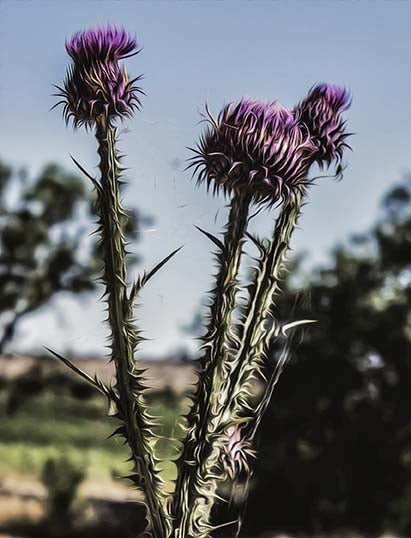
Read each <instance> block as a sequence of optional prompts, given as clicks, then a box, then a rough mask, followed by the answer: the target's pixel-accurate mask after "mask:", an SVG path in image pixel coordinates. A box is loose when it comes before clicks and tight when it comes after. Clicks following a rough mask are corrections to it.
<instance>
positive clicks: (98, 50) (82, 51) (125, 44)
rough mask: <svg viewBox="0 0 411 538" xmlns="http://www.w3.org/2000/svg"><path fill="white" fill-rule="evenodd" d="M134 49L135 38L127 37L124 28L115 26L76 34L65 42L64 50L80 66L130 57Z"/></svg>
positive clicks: (135, 45) (100, 27)
mask: <svg viewBox="0 0 411 538" xmlns="http://www.w3.org/2000/svg"><path fill="white" fill-rule="evenodd" d="M136 48H137V42H136V40H135V38H133V37H131V36H129V35H128V34H127V32H126V31H125V29H124V28H116V27H115V26H107V27H106V28H104V27H102V26H99V27H98V28H95V29H91V30H83V31H81V32H76V33H75V34H74V35H73V37H72V38H71V39H70V40H69V41H67V42H66V50H67V52H68V54H69V55H70V56H71V58H72V59H73V61H74V62H76V63H78V62H80V63H82V64H85V63H87V62H93V61H95V60H97V59H99V60H100V61H101V62H108V61H112V62H113V61H117V60H120V59H121V58H125V57H127V56H128V55H130V53H131V52H133V51H134V50H135V49H136ZM134 54H137V53H136V52H135V53H134Z"/></svg>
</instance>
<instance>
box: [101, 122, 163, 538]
mask: <svg viewBox="0 0 411 538" xmlns="http://www.w3.org/2000/svg"><path fill="white" fill-rule="evenodd" d="M96 138H97V141H98V153H99V156H100V164H99V167H100V172H101V190H99V191H98V202H97V210H98V212H99V217H100V225H101V237H102V246H103V252H104V265H105V267H104V278H103V280H104V283H105V286H106V295H107V302H108V313H109V314H108V320H109V324H110V327H111V334H112V360H113V361H114V363H115V367H116V386H115V390H116V391H117V393H118V401H119V405H118V407H119V409H118V411H117V413H118V417H119V418H120V419H121V420H122V421H123V423H124V426H125V434H124V435H125V437H126V439H127V442H128V444H129V446H130V449H131V453H132V460H133V462H134V470H135V472H136V473H137V474H139V475H140V477H141V478H140V484H139V485H141V487H142V489H143V491H144V494H145V497H146V503H147V508H148V517H149V522H150V524H151V526H152V532H153V536H154V537H155V538H165V537H166V536H167V526H168V522H167V518H166V515H165V513H164V508H163V506H162V504H161V501H160V496H159V492H158V483H157V480H156V470H155V464H154V460H153V456H152V454H151V451H150V447H149V445H148V442H147V439H146V434H145V431H144V427H145V424H144V417H143V411H142V409H141V405H140V403H139V400H138V395H137V394H136V392H137V384H138V383H137V379H138V374H137V372H136V364H135V359H134V348H135V346H136V343H137V342H138V335H137V333H136V330H135V329H134V327H133V323H132V322H133V319H132V318H133V315H132V305H130V304H129V301H128V297H127V284H126V279H127V272H126V250H125V244H124V231H123V226H122V216H123V215H124V212H123V209H122V207H121V201H120V168H119V164H118V158H117V154H116V148H115V143H116V130H115V129H114V128H113V127H111V126H110V125H108V124H107V123H106V122H103V121H100V122H99V123H98V124H97V128H96Z"/></svg>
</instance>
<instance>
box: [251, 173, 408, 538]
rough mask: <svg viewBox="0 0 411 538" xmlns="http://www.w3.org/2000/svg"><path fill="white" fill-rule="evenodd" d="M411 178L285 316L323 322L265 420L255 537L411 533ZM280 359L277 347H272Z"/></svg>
mask: <svg viewBox="0 0 411 538" xmlns="http://www.w3.org/2000/svg"><path fill="white" fill-rule="evenodd" d="M410 199H411V180H410V179H407V180H405V181H403V183H402V184H400V185H398V186H396V187H394V188H393V189H392V190H391V191H390V192H389V193H388V194H387V195H386V197H385V198H384V212H383V213H382V215H381V218H380V220H379V221H378V223H377V225H376V226H374V227H373V228H372V229H371V231H370V232H369V233H367V234H363V235H362V236H357V237H356V238H355V240H354V241H353V242H352V243H351V245H350V246H347V247H344V248H343V247H339V248H338V249H336V250H335V253H334V257H333V262H332V264H331V265H330V266H329V267H326V268H322V269H319V270H318V271H317V272H316V274H315V276H314V278H311V277H310V280H311V284H310V286H309V287H308V289H306V290H305V291H304V292H303V291H301V290H300V289H298V288H297V289H296V288H295V286H291V283H290V281H289V282H288V286H287V290H286V291H287V292H286V293H285V294H284V295H283V296H282V297H281V298H280V299H279V300H278V306H277V308H278V316H279V319H287V318H288V317H289V312H290V311H291V309H293V307H294V305H296V304H297V312H298V314H299V316H300V317H302V318H303V317H306V316H309V317H314V318H316V319H317V320H318V323H316V324H314V325H312V326H310V328H309V330H308V331H307V332H306V334H305V336H304V338H303V340H302V343H301V344H300V345H299V346H298V347H295V346H294V349H293V350H292V357H293V359H292V363H291V364H290V365H289V366H288V367H287V369H286V370H285V372H284V374H283V376H282V378H281V380H280V382H279V384H278V386H277V388H276V391H275V393H274V397H273V401H272V404H271V405H270V408H269V411H268V412H267V415H266V417H265V418H264V420H263V423H262V432H261V438H260V443H259V458H258V460H257V471H256V478H255V485H254V488H253V491H252V494H251V498H250V500H249V505H248V510H247V517H246V518H245V528H244V536H250V537H254V536H255V535H256V534H258V533H260V532H263V531H268V530H270V531H273V530H276V531H285V532H290V533H299V532H308V533H316V534H317V533H320V532H330V531H336V530H338V529H343V528H347V529H352V530H354V531H357V532H359V533H361V534H369V535H372V536H377V535H380V534H381V533H382V532H383V531H392V532H394V533H399V534H401V535H405V536H407V535H409V534H410V532H411V512H410V505H411V467H410V460H411V428H410V416H411V411H410V409H411V391H410V384H411V329H410V327H411V325H410V303H411V276H410V275H411V273H410V267H411V263H410V262H411V244H410V242H411V207H410V205H409V200H410ZM271 351H272V353H273V354H275V353H276V351H275V349H272V350H271Z"/></svg>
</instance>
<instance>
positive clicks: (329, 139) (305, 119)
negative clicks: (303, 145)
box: [293, 84, 351, 166]
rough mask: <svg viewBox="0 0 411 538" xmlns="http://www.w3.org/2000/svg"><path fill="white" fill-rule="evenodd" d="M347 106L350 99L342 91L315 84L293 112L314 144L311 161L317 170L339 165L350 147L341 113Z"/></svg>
mask: <svg viewBox="0 0 411 538" xmlns="http://www.w3.org/2000/svg"><path fill="white" fill-rule="evenodd" d="M350 105H351V97H350V94H349V92H348V91H347V90H346V89H345V88H341V87H339V86H333V85H331V84H318V85H316V86H314V87H313V88H311V90H310V91H309V93H308V95H307V97H306V98H305V99H304V100H303V101H301V103H300V104H299V105H298V106H297V107H295V109H294V111H293V112H294V115H295V117H296V119H298V121H299V122H300V123H301V126H302V129H303V130H304V129H305V130H307V132H308V134H309V135H310V136H311V139H312V141H313V143H314V144H315V147H316V150H315V153H314V161H315V162H317V163H318V164H319V165H320V166H322V165H323V164H324V163H326V164H327V165H330V164H331V163H332V162H333V161H340V160H341V159H342V154H343V150H344V148H347V147H349V146H348V144H347V143H346V142H345V139H346V138H347V137H348V136H349V134H348V133H346V132H345V121H343V120H342V113H343V112H344V111H345V110H347V109H348V108H349V107H350Z"/></svg>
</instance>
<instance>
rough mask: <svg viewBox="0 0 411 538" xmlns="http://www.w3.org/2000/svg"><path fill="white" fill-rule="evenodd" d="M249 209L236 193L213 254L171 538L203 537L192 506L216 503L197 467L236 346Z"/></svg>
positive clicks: (247, 200) (205, 449)
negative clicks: (218, 247) (212, 275)
mask: <svg viewBox="0 0 411 538" xmlns="http://www.w3.org/2000/svg"><path fill="white" fill-rule="evenodd" d="M249 205H250V197H249V195H248V194H244V193H236V194H234V196H233V198H232V201H231V209H230V214H229V218H228V223H227V229H226V232H225V235H224V244H223V248H222V251H221V252H220V253H219V254H218V255H217V259H218V264H219V271H218V274H217V276H216V285H215V288H214V290H213V304H212V306H211V312H210V322H209V325H208V331H207V334H206V336H205V337H204V345H203V349H204V350H205V352H204V356H203V358H202V360H201V368H200V375H199V380H198V388H197V394H196V397H195V401H194V404H193V407H192V409H191V411H190V414H189V417H188V424H189V431H188V435H187V438H186V441H185V445H184V449H183V453H182V456H181V459H180V473H179V478H178V481H177V484H176V493H175V499H174V504H173V508H174V512H173V516H174V518H175V519H174V521H175V523H174V533H175V534H174V535H173V536H174V538H189V537H193V538H201V537H202V536H203V535H204V534H201V530H200V529H198V528H197V526H196V525H195V524H194V525H193V522H192V513H193V510H195V508H194V507H195V506H196V505H197V504H198V503H199V502H200V504H202V503H203V501H204V500H205V502H206V503H211V504H212V503H213V502H214V499H210V498H208V499H204V496H203V491H204V488H203V485H202V484H201V483H199V480H201V476H202V473H201V472H200V467H201V465H202V460H203V459H204V458H205V456H206V454H207V453H208V451H209V450H210V445H211V444H212V439H211V438H210V436H209V434H208V430H209V428H210V425H211V424H214V421H215V419H216V409H218V408H219V406H220V402H219V395H220V394H222V393H223V391H224V385H225V383H226V381H227V374H228V371H229V362H230V360H231V355H232V352H233V350H234V349H235V348H236V346H237V344H236V337H235V335H234V334H233V333H232V330H231V325H232V323H231V321H232V315H233V312H234V309H235V302H236V294H237V289H238V286H237V278H238V272H239V266H240V260H241V255H242V246H243V241H244V234H245V232H246V228H247V223H248V209H249Z"/></svg>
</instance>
